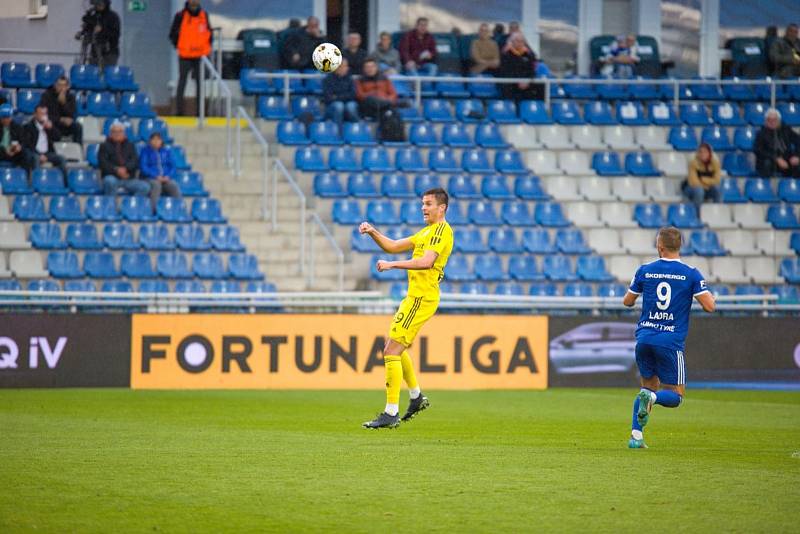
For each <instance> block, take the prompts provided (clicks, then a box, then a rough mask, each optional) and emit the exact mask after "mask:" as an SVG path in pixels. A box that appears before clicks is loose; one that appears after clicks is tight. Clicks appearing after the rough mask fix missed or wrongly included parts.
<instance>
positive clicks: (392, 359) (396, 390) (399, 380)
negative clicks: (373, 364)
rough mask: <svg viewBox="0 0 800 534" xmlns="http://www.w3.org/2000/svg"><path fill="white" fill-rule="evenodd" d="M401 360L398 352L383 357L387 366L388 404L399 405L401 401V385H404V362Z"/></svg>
mask: <svg viewBox="0 0 800 534" xmlns="http://www.w3.org/2000/svg"><path fill="white" fill-rule="evenodd" d="M400 360H401V358H400V356H398V355H396V354H387V355H386V356H384V357H383V364H384V365H385V366H386V404H387V406H388V405H390V404H391V405H393V406H397V405H398V404H399V403H400V386H402V385H403V364H402V362H401V361H400ZM395 413H397V412H395ZM390 415H394V414H390Z"/></svg>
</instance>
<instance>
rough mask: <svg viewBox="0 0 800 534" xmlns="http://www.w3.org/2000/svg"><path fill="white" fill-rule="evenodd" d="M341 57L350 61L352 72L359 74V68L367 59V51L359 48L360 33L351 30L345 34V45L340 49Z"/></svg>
mask: <svg viewBox="0 0 800 534" xmlns="http://www.w3.org/2000/svg"><path fill="white" fill-rule="evenodd" d="M342 59H346V60H347V61H348V62H349V63H350V70H351V71H352V72H353V74H355V75H359V74H361V68H362V67H363V66H364V61H366V59H367V51H366V50H364V49H363V48H361V34H360V33H356V32H353V33H349V34H348V35H347V47H346V48H344V49H343V50H342Z"/></svg>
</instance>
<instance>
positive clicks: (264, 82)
mask: <svg viewBox="0 0 800 534" xmlns="http://www.w3.org/2000/svg"><path fill="white" fill-rule="evenodd" d="M265 72H266V70H264V69H248V68H243V69H242V70H241V71H239V85H240V87H241V88H242V94H244V95H247V96H251V95H265V94H268V93H271V92H272V91H273V88H272V82H271V80H270V79H269V78H261V77H259V76H257V75H258V74H261V73H265Z"/></svg>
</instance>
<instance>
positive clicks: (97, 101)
mask: <svg viewBox="0 0 800 534" xmlns="http://www.w3.org/2000/svg"><path fill="white" fill-rule="evenodd" d="M86 110H87V111H88V112H89V114H90V115H94V116H95V117H119V109H118V108H117V99H116V98H115V97H114V93H109V92H107V91H103V92H100V93H89V96H88V97H87V98H86Z"/></svg>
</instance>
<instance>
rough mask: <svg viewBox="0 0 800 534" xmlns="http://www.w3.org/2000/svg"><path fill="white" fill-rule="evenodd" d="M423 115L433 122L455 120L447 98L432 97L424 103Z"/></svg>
mask: <svg viewBox="0 0 800 534" xmlns="http://www.w3.org/2000/svg"><path fill="white" fill-rule="evenodd" d="M422 115H423V116H424V117H425V120H428V121H432V122H453V121H454V120H455V119H454V118H453V110H452V109H450V104H449V103H448V102H447V101H446V100H439V99H436V98H431V99H428V100H425V101H424V102H423V103H422Z"/></svg>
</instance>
